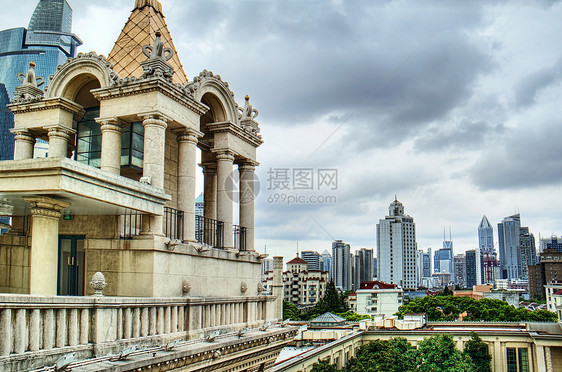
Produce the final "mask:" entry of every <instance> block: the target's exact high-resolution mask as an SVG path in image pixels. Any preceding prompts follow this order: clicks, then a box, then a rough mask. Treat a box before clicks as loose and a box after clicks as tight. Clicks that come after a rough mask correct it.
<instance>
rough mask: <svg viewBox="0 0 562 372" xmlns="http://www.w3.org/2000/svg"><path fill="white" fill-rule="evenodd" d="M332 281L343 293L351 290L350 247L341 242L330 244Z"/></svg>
mask: <svg viewBox="0 0 562 372" xmlns="http://www.w3.org/2000/svg"><path fill="white" fill-rule="evenodd" d="M332 279H333V281H334V284H335V285H336V287H339V288H341V289H342V290H344V291H347V290H348V289H352V288H353V278H352V268H351V252H350V246H349V244H346V243H344V242H343V241H341V240H336V241H334V242H333V243H332Z"/></svg>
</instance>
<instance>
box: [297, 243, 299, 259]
mask: <svg viewBox="0 0 562 372" xmlns="http://www.w3.org/2000/svg"><path fill="white" fill-rule="evenodd" d="M298 256H299V242H297V257H298Z"/></svg>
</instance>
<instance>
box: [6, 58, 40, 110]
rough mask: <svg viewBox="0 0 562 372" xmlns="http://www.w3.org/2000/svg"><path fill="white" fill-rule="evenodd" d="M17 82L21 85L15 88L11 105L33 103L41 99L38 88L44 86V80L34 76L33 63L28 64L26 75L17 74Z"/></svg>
mask: <svg viewBox="0 0 562 372" xmlns="http://www.w3.org/2000/svg"><path fill="white" fill-rule="evenodd" d="M18 80H19V81H20V82H21V85H20V86H17V87H16V91H15V94H14V99H13V100H12V103H24V102H34V101H39V100H40V99H41V98H43V94H44V93H43V91H42V90H41V89H39V87H40V86H41V85H43V84H45V79H43V78H42V77H36V76H35V63H34V62H30V63H29V70H27V74H24V73H23V72H20V73H19V74H18Z"/></svg>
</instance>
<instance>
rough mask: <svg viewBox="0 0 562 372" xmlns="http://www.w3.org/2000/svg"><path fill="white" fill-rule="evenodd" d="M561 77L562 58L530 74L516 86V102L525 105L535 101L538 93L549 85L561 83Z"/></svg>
mask: <svg viewBox="0 0 562 372" xmlns="http://www.w3.org/2000/svg"><path fill="white" fill-rule="evenodd" d="M561 79H562V60H558V61H557V62H556V63H555V64H553V65H552V66H549V67H546V68H542V69H539V70H537V71H534V72H532V73H530V74H528V75H527V76H525V77H524V78H523V79H522V80H521V81H520V82H519V84H518V85H517V86H516V88H515V99H516V104H517V105H518V106H523V107H524V106H528V105H531V104H532V103H535V100H536V97H537V94H539V93H540V92H541V91H543V90H544V89H546V88H547V87H549V86H552V85H554V84H556V83H559V82H560V80H561Z"/></svg>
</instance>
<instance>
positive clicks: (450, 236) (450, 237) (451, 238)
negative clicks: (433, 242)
mask: <svg viewBox="0 0 562 372" xmlns="http://www.w3.org/2000/svg"><path fill="white" fill-rule="evenodd" d="M449 240H453V236H452V235H451V226H449Z"/></svg>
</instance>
